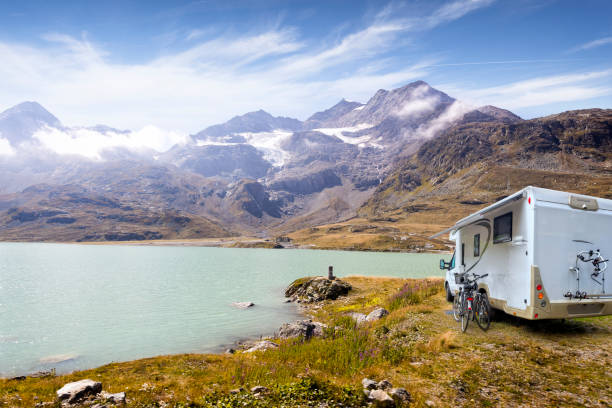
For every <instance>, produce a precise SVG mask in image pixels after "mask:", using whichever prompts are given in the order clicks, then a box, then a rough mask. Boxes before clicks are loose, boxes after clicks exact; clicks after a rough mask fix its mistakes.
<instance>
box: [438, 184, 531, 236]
mask: <svg viewBox="0 0 612 408" xmlns="http://www.w3.org/2000/svg"><path fill="white" fill-rule="evenodd" d="M529 188H533V187H531V186H529V187H525V188H524V189H522V190H519V191H517V192H516V193H514V194H512V195H509V196H508V197H506V198H504V199H502V200H499V201H498V202H496V203H493V204H491V205H490V206H488V207H485V208H483V209H482V210H480V211H477V212H475V213H474V214H470V215H468V216H467V217H465V218H462V219H460V220H459V221H457V223H456V224H455V225H453V226H452V227H450V228H447V229H445V230H444V231H440V232H438V233H437V234H434V235H432V236H431V237H429V238H437V237H439V236H440V235H443V234H446V233H448V232H451V231H453V230H458V229H460V228H461V227H464V226H466V225H468V224H470V223H472V222H473V221H476V220H478V219H480V218H482V217H483V215H484V214H486V213H488V212H491V211H493V210H496V209H498V208H500V207H503V206H505V205H506V204H509V203H512V202H514V201H516V200H520V199H521V198H523V197H524V196H525V194H524V193H525V191H526V190H527V189H529Z"/></svg>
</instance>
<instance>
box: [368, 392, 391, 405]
mask: <svg viewBox="0 0 612 408" xmlns="http://www.w3.org/2000/svg"><path fill="white" fill-rule="evenodd" d="M370 400H372V401H374V403H375V404H376V405H377V406H379V407H393V406H395V401H393V398H391V397H390V396H389V394H387V393H386V392H385V391H383V390H373V391H372V392H370Z"/></svg>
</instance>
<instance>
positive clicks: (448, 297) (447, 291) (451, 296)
mask: <svg viewBox="0 0 612 408" xmlns="http://www.w3.org/2000/svg"><path fill="white" fill-rule="evenodd" d="M444 287H445V288H446V301H447V302H452V301H453V300H454V299H455V296H453V294H452V293H451V291H450V287H449V286H448V282H446V283H445V284H444Z"/></svg>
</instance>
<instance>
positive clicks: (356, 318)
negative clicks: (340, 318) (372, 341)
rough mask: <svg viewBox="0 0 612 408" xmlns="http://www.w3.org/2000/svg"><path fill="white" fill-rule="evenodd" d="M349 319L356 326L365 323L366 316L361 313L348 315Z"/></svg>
mask: <svg viewBox="0 0 612 408" xmlns="http://www.w3.org/2000/svg"><path fill="white" fill-rule="evenodd" d="M349 316H350V317H351V319H353V320H354V321H355V322H356V323H357V324H358V325H359V324H362V323H365V322H366V315H364V314H363V313H349Z"/></svg>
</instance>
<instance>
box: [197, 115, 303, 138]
mask: <svg viewBox="0 0 612 408" xmlns="http://www.w3.org/2000/svg"><path fill="white" fill-rule="evenodd" d="M301 128H302V122H301V121H299V120H297V119H293V118H286V117H283V116H272V115H271V114H269V113H268V112H266V111H264V110H263V109H260V110H258V111H254V112H248V113H245V114H244V115H241V116H234V117H233V118H231V119H230V120H228V121H227V122H225V123H222V124H219V125H213V126H209V127H207V128H206V129H204V130H202V131H201V132H198V133H196V134H195V135H194V136H193V137H194V138H195V139H207V138H208V137H223V136H228V135H232V134H235V133H244V132H251V133H257V132H271V131H273V130H276V129H283V130H289V131H296V130H300V129H301Z"/></svg>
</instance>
